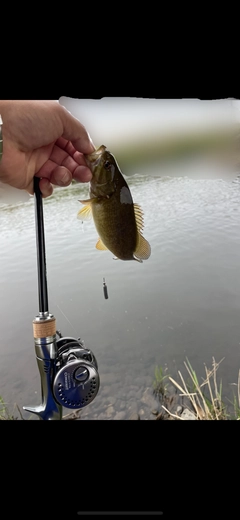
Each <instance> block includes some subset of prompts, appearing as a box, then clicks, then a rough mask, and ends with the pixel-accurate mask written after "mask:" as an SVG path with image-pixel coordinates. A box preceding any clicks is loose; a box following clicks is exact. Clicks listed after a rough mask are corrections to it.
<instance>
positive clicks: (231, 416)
mask: <svg viewBox="0 0 240 520" xmlns="http://www.w3.org/2000/svg"><path fill="white" fill-rule="evenodd" d="M222 361H223V359H222V360H221V361H220V362H219V363H216V361H215V359H214V358H213V361H212V368H211V369H208V368H207V367H206V365H205V378H204V379H203V381H202V382H200V381H199V378H198V377H197V374H196V372H195V370H194V369H193V367H192V366H191V364H190V361H189V360H188V359H187V360H186V361H185V362H184V366H185V369H186V371H187V376H188V378H186V377H185V378H184V377H183V375H182V373H181V372H180V371H178V375H179V380H180V381H179V382H178V381H176V380H174V379H173V378H172V377H170V376H168V380H169V381H170V382H171V383H172V384H173V385H174V386H175V387H176V389H177V391H178V395H179V397H181V398H183V399H184V401H185V403H186V405H185V407H186V408H190V409H191V411H192V412H193V413H194V414H195V416H196V418H197V419H198V420H217V421H219V420H239V419H240V370H239V374H238V383H233V386H236V387H237V395H236V393H235V392H233V401H232V402H231V401H229V402H230V403H231V405H232V406H231V407H232V408H233V413H230V411H229V410H228V407H227V403H226V402H224V399H223V395H222V381H221V380H220V381H218V380H217V370H218V367H219V365H220V363H221V362H222ZM153 387H154V390H153V392H154V393H155V395H156V391H155V389H156V388H160V389H163V388H164V389H165V390H166V389H167V385H166V376H165V375H163V369H162V368H161V367H156V368H155V379H154V382H153ZM160 395H161V399H160V402H162V400H163V393H161V392H160ZM158 396H159V395H158ZM164 398H165V402H167V399H168V400H169V396H168V394H167V392H166V391H165V393H164ZM162 408H163V409H164V411H165V412H167V413H168V414H169V416H170V417H174V418H177V419H181V416H178V415H176V414H173V413H172V412H171V411H170V410H169V409H168V408H167V407H166V406H165V405H163V404H162Z"/></svg>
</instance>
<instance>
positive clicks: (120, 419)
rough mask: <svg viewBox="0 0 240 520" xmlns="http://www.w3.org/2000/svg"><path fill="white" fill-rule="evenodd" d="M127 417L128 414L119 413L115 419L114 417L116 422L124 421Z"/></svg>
mask: <svg viewBox="0 0 240 520" xmlns="http://www.w3.org/2000/svg"><path fill="white" fill-rule="evenodd" d="M125 417H126V412H117V413H116V415H115V417H113V420H114V421H122V420H123V419H125Z"/></svg>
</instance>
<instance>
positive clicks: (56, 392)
mask: <svg viewBox="0 0 240 520" xmlns="http://www.w3.org/2000/svg"><path fill="white" fill-rule="evenodd" d="M39 181H40V179H39V178H37V177H34V199H35V227H36V247H37V270H38V301H39V312H38V314H37V315H36V316H35V317H34V319H33V337H34V345H35V354H36V358H37V365H38V369H39V373H40V380H41V395H42V403H41V404H40V405H39V406H36V407H30V406H24V407H23V409H24V410H26V411H28V412H31V413H34V414H36V415H38V416H39V418H40V419H43V420H61V419H62V413H63V407H65V408H71V409H75V410H76V409H79V408H83V407H84V406H86V405H88V404H90V403H91V402H92V401H93V399H94V398H95V397H96V395H97V393H98V390H99V386H100V377H99V373H98V364H97V360H96V358H95V356H94V354H93V353H92V352H91V350H89V349H87V348H85V345H84V341H83V340H81V338H78V339H75V338H72V337H63V336H62V334H61V333H60V332H59V331H57V330H56V318H55V317H54V315H53V314H51V313H50V312H49V308H48V289H47V268H46V251H45V233H44V217H43V203H42V194H41V191H40V188H39ZM57 336H58V339H57Z"/></svg>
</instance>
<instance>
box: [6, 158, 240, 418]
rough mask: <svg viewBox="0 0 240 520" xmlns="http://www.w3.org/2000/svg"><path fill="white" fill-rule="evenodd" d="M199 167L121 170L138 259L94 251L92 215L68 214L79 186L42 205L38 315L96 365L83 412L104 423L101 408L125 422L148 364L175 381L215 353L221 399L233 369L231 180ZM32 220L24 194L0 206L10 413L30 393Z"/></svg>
mask: <svg viewBox="0 0 240 520" xmlns="http://www.w3.org/2000/svg"><path fill="white" fill-rule="evenodd" d="M211 167H212V166H211V165H210V164H209V165H207V164H206V163H204V162H201V161H200V162H198V161H188V162H186V163H182V164H181V166H180V165H176V163H175V164H172V165H171V164H170V165H168V166H167V165H158V164H155V165H151V166H148V168H146V167H142V169H139V168H137V170H136V171H135V170H134V168H133V170H132V171H131V175H130V176H129V177H126V178H127V181H128V183H129V186H130V188H131V192H132V195H133V199H134V201H135V202H137V203H138V204H140V205H141V207H142V208H143V210H144V221H145V227H144V236H145V237H146V238H147V240H148V241H149V242H150V244H151V249H152V254H151V257H150V258H149V259H148V260H147V261H145V262H143V263H142V264H140V263H138V262H134V261H133V262H122V261H120V260H114V259H113V255H112V254H111V253H110V252H108V251H98V250H96V249H95V243H96V241H97V232H96V230H95V227H94V224H93V222H91V221H90V222H84V224H82V223H81V221H79V220H78V219H77V218H76V214H77V212H78V210H79V209H80V207H81V205H80V204H79V202H78V199H81V198H86V197H87V194H88V187H87V185H79V184H74V185H72V186H70V187H68V188H64V189H63V188H57V189H55V191H54V194H53V195H52V196H51V197H50V198H48V199H45V200H44V221H45V239H46V256H47V277H48V297H49V311H50V312H51V313H53V314H54V315H55V317H56V319H57V328H58V329H60V330H61V332H62V333H63V335H69V336H74V337H79V336H80V337H81V338H82V339H84V341H85V344H86V347H88V348H90V349H91V350H92V351H93V353H94V354H95V356H96V359H97V361H98V366H99V373H100V379H101V387H100V390H99V393H98V395H97V397H96V398H95V400H94V401H93V402H92V403H91V404H90V405H89V406H87V407H86V408H84V409H83V413H82V418H83V419H84V418H86V419H89V418H90V419H91V418H104V413H105V412H106V409H107V407H109V406H112V405H113V407H114V413H115V412H116V411H121V410H122V411H123V412H126V417H127V412H128V410H129V409H130V408H129V402H130V401H131V403H132V405H134V402H135V403H136V402H137V401H138V400H139V399H140V397H141V395H142V393H143V392H144V389H145V388H146V387H147V386H148V387H149V386H150V387H151V385H152V381H153V378H154V369H155V366H156V365H158V366H159V365H161V366H162V367H163V368H165V369H167V370H168V373H169V374H171V375H172V376H173V377H177V371H178V370H180V371H182V373H183V374H185V372H184V370H185V369H184V361H185V360H186V358H188V359H189V361H190V363H191V365H192V366H193V368H194V369H195V371H196V372H197V375H198V377H199V379H201V377H204V375H205V370H204V364H206V365H207V366H208V367H209V368H210V367H211V363H212V357H213V356H214V357H215V359H216V361H220V360H221V359H222V358H225V359H224V361H223V362H222V363H221V365H220V367H219V372H218V373H219V380H220V379H222V381H223V397H224V398H225V399H230V400H231V398H232V388H233V387H232V386H231V384H232V383H236V382H237V377H238V370H239V368H240V355H239V353H240V320H239V313H240V277H239V266H240V182H239V179H238V177H237V174H236V175H234V176H230V177H229V178H227V176H221V174H219V175H218V173H216V172H213V171H211ZM34 218H35V214H34V200H33V197H30V198H29V200H27V201H25V202H16V203H13V204H4V203H2V204H1V205H0V243H1V249H0V251H1V252H0V288H1V299H0V317H1V342H0V395H1V396H2V397H3V399H4V401H6V402H7V403H8V405H9V408H10V409H12V408H13V406H14V403H17V404H18V406H19V407H20V408H22V406H23V405H37V404H40V400H41V397H40V394H41V392H40V379H39V373H38V369H37V364H36V359H35V351H34V344H33V337H32V319H33V318H34V316H35V314H37V313H38V295H37V263H36V242H35V222H34ZM103 277H104V278H105V279H106V283H107V287H108V293H109V299H108V300H106V299H104V295H103V287H102V281H103ZM185 375H186V374H185ZM133 408H134V406H133ZM15 411H16V410H15ZM68 412H69V410H68ZM123 416H124V414H123ZM23 417H24V418H26V419H27V418H29V413H27V412H23ZM109 417H110V414H109ZM110 418H111V417H110Z"/></svg>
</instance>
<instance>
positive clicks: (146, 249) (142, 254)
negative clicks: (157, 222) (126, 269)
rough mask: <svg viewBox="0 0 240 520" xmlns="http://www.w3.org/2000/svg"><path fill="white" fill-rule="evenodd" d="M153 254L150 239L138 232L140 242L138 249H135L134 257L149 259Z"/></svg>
mask: <svg viewBox="0 0 240 520" xmlns="http://www.w3.org/2000/svg"><path fill="white" fill-rule="evenodd" d="M150 255H151V246H150V244H149V243H148V241H147V240H146V239H145V238H144V237H143V236H142V235H141V233H138V243H137V248H136V251H134V257H135V259H136V260H138V261H142V260H147V259H148V258H149V256H150Z"/></svg>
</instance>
